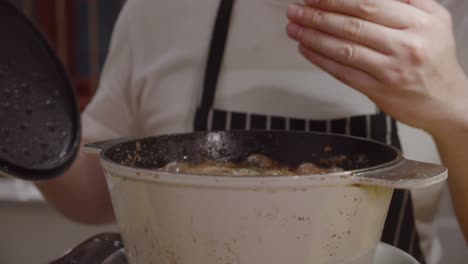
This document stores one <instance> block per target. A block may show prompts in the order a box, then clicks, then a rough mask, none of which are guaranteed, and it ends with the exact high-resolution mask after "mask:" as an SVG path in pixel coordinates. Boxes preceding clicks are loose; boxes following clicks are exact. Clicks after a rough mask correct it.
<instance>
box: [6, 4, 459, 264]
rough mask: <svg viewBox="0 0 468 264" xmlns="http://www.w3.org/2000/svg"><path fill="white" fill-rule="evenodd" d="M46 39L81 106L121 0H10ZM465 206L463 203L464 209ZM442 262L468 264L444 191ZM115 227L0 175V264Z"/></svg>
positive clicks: (415, 135)
mask: <svg viewBox="0 0 468 264" xmlns="http://www.w3.org/2000/svg"><path fill="white" fill-rule="evenodd" d="M12 2H13V3H15V5H16V6H17V7H18V8H20V9H21V10H22V11H23V12H24V13H25V14H26V15H27V16H28V17H29V18H30V19H31V20H32V21H33V22H34V23H35V24H36V25H37V27H38V28H39V29H40V30H41V31H42V32H43V33H44V35H46V37H47V38H48V40H49V41H50V43H51V45H52V46H53V47H54V48H55V49H56V52H57V53H58V55H59V57H60V58H61V60H62V62H63V64H64V65H65V67H66V69H67V71H68V73H69V75H70V78H71V80H72V82H73V84H74V87H75V88H76V90H77V93H78V95H79V100H80V107H81V109H84V108H85V107H86V105H87V103H88V102H89V100H90V99H91V98H92V96H93V93H94V91H95V89H96V87H97V84H98V80H99V73H100V71H101V68H102V65H103V63H104V60H105V57H106V54H107V48H108V45H109V39H110V36H111V33H112V28H113V24H114V22H115V20H116V18H117V16H118V13H119V10H120V8H121V6H122V4H123V3H124V1H123V0H99V1H97V0H66V1H65V0H12ZM400 133H402V134H403V133H404V134H406V135H409V138H411V139H412V140H410V141H408V142H403V145H405V144H416V145H419V146H421V149H423V148H426V147H427V146H428V144H429V145H430V144H432V145H433V143H432V139H431V138H430V137H429V136H428V135H427V134H421V133H422V132H421V131H417V130H415V129H412V128H409V127H407V126H404V125H401V124H400ZM406 156H407V157H408V158H414V159H418V160H422V161H428V162H437V161H438V157H425V156H424V155H421V154H420V153H406ZM467 208H468V205H467ZM437 226H438V231H437V232H438V235H439V237H440V238H441V243H442V247H443V249H444V256H443V261H442V262H441V263H443V264H463V263H467V259H468V250H467V246H466V242H464V240H463V238H462V235H461V232H460V230H459V228H458V224H457V222H456V219H455V218H454V215H453V210H452V208H451V205H450V197H449V195H448V192H447V190H445V192H444V194H443V197H442V203H441V210H440V213H439V217H438V219H437ZM106 231H116V228H115V226H100V227H95V226H85V225H79V224H76V223H73V222H70V221H68V220H66V219H64V218H63V217H62V216H61V215H59V214H58V213H57V212H55V211H54V210H53V209H52V208H50V207H49V206H48V205H47V204H46V203H45V202H44V201H43V199H42V197H41V196H40V194H39V193H38V192H37V190H36V189H35V188H34V187H33V186H32V185H31V184H29V183H26V182H21V181H16V180H12V179H6V178H1V177H0V234H1V235H2V238H3V239H2V242H0V263H6V264H10V263H11V264H20V263H47V262H48V261H50V260H52V259H55V258H57V257H59V256H61V255H62V254H63V253H64V252H65V251H67V250H68V249H70V247H73V246H75V245H77V244H78V243H80V242H82V241H83V240H85V239H86V238H88V237H90V236H92V235H95V234H97V233H101V232H106Z"/></svg>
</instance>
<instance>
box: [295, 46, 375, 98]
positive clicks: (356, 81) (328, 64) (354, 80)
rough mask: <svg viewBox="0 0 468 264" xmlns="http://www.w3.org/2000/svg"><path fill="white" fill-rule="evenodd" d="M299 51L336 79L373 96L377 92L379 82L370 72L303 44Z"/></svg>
mask: <svg viewBox="0 0 468 264" xmlns="http://www.w3.org/2000/svg"><path fill="white" fill-rule="evenodd" d="M299 51H300V53H301V54H302V55H303V56H304V57H305V58H306V59H307V60H309V61H310V62H311V63H313V64H315V65H316V66H317V67H319V68H320V69H322V70H324V71H326V72H328V73H329V74H331V75H332V76H333V77H335V78H336V79H338V80H340V81H342V82H343V83H345V84H347V85H349V86H351V87H354V88H355V89H357V90H358V91H360V92H362V93H364V94H366V95H367V96H372V95H373V93H375V92H376V91H375V90H376V87H377V86H378V82H377V80H375V79H374V78H373V77H372V76H370V75H369V74H367V73H365V72H363V71H360V70H357V69H354V68H352V67H349V66H346V65H343V64H341V63H338V62H336V61H334V60H332V59H330V58H327V57H326V56H323V55H321V54H319V53H317V52H313V51H310V50H309V49H307V48H305V47H303V46H301V45H300V46H299Z"/></svg>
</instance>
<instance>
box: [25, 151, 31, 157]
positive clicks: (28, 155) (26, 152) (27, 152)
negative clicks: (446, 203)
mask: <svg viewBox="0 0 468 264" xmlns="http://www.w3.org/2000/svg"><path fill="white" fill-rule="evenodd" d="M23 154H24V155H25V156H26V157H30V156H31V152H30V151H29V150H27V149H25V150H23Z"/></svg>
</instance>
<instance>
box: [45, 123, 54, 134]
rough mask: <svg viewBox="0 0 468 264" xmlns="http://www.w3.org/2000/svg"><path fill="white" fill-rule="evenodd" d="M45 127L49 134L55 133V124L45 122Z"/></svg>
mask: <svg viewBox="0 0 468 264" xmlns="http://www.w3.org/2000/svg"><path fill="white" fill-rule="evenodd" d="M46 127H47V129H48V130H49V131H50V132H54V131H55V123H54V122H52V121H50V122H47V123H46Z"/></svg>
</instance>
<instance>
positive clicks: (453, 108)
mask: <svg viewBox="0 0 468 264" xmlns="http://www.w3.org/2000/svg"><path fill="white" fill-rule="evenodd" d="M450 88H452V89H447V90H449V91H447V93H448V94H450V95H451V96H449V97H448V99H447V100H446V102H445V105H446V107H443V108H444V109H446V110H445V111H443V110H442V109H441V112H442V113H444V114H443V115H441V116H439V117H438V118H437V120H434V121H433V122H431V124H430V125H429V126H427V127H426V128H425V130H426V132H428V133H429V134H431V135H432V136H433V137H434V138H435V139H439V138H446V137H452V136H455V137H457V136H458V135H460V136H464V137H465V138H466V136H467V135H468V78H467V77H466V76H465V75H464V74H462V78H460V80H459V81H457V82H454V84H453V85H452V87H450ZM453 91H457V92H453Z"/></svg>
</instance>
